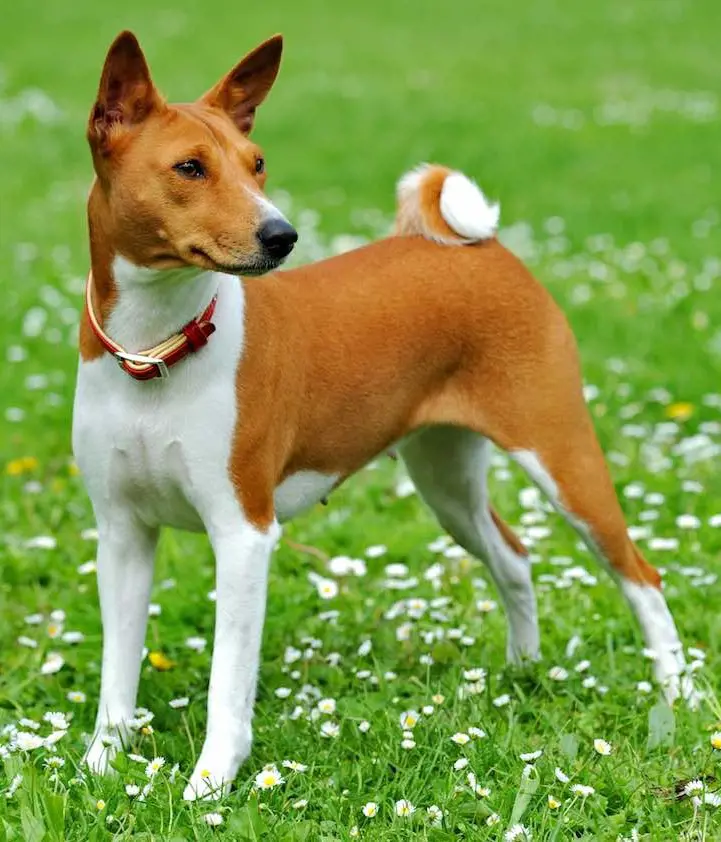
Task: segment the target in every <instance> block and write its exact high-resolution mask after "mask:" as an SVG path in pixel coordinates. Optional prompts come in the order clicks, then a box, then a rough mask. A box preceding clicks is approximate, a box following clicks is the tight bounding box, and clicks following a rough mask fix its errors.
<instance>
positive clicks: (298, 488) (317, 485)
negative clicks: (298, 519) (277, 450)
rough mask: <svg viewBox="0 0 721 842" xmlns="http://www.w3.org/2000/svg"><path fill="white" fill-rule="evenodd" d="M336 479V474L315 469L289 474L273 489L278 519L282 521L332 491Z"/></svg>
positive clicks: (337, 477)
mask: <svg viewBox="0 0 721 842" xmlns="http://www.w3.org/2000/svg"><path fill="white" fill-rule="evenodd" d="M338 479H339V476H338V474H321V473H318V472H317V471H298V472H297V473H295V474H291V475H290V476H289V477H287V478H286V479H285V480H283V482H282V483H281V484H280V485H279V486H278V487H277V488H276V490H275V506H276V512H277V517H278V520H279V521H280V522H281V523H282V522H283V521H286V520H289V519H290V518H292V517H295V516H296V515H297V514H298V513H299V512H302V511H304V510H305V509H308V508H310V507H311V506H313V505H315V504H316V503H317V502H319V501H320V500H322V499H323V498H324V497H325V496H326V495H327V494H329V493H330V492H331V491H332V489H333V486H334V485H335V484H336V482H338Z"/></svg>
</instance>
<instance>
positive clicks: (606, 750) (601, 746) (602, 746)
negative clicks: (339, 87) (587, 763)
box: [593, 740, 613, 757]
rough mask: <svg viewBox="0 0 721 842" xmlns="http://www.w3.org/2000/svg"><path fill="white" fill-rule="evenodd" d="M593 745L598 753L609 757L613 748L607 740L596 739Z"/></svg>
mask: <svg viewBox="0 0 721 842" xmlns="http://www.w3.org/2000/svg"><path fill="white" fill-rule="evenodd" d="M593 747H594V749H595V750H596V752H597V753H598V754H601V755H603V756H604V757H608V755H609V754H610V753H611V751H612V750H613V749H612V748H611V743H607V742H606V740H594V741H593Z"/></svg>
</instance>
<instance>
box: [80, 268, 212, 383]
mask: <svg viewBox="0 0 721 842" xmlns="http://www.w3.org/2000/svg"><path fill="white" fill-rule="evenodd" d="M92 282H93V273H92V272H90V274H89V275H88V280H87V283H86V285H85V309H86V312H87V314H88V319H89V321H90V326H91V327H92V329H93V332H94V333H95V335H96V336H97V337H98V341H99V342H100V344H101V345H102V346H103V348H105V350H106V351H107V352H108V353H110V354H112V355H113V356H114V357H115V359H116V360H117V361H118V363H119V365H120V368H122V369H123V371H124V372H125V373H126V374H129V375H130V376H131V377H134V378H135V379H136V380H152V378H154V377H168V376H169V374H168V369H169V368H170V367H171V366H173V365H175V364H176V363H178V362H180V360H182V359H183V358H184V357H187V356H188V354H194V353H195V352H196V351H199V350H200V349H201V348H202V347H203V346H204V345H207V344H208V339H209V337H210V336H211V334H212V333H214V332H215V325H214V324H213V322H212V321H211V319H212V318H213V313H214V312H215V305H216V303H217V301H218V296H217V295H214V296H213V300H212V301H211V302H210V304H208V306H207V307H206V308H205V310H203V312H202V313H201V314H200V315H199V316H197V317H196V318H195V319H192V320H191V321H189V322H188V324H187V325H185V327H183V328H181V329H180V330H179V331H178V333H174V334H173V335H172V336H169V337H168V338H167V339H166V340H165V341H164V342H161V343H160V344H159V345H154V346H153V347H152V348H148V350H147V351H140V352H139V353H137V354H131V353H129V352H128V351H126V350H125V348H123V346H122V345H118V343H117V342H114V341H113V340H112V339H111V338H110V337H109V336H108V334H107V333H105V331H104V330H103V329H102V327H100V322H98V319H97V316H96V315H95V311H94V310H93V302H92V297H91V291H92Z"/></svg>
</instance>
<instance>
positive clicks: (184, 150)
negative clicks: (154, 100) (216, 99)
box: [144, 103, 258, 165]
mask: <svg viewBox="0 0 721 842" xmlns="http://www.w3.org/2000/svg"><path fill="white" fill-rule="evenodd" d="M151 125H152V127H151ZM147 128H148V129H150V131H147V130H146V132H145V133H144V134H145V135H146V137H145V140H146V143H147V144H148V145H152V146H153V147H155V148H156V149H157V150H158V153H159V154H161V155H162V156H163V157H168V158H169V159H175V158H182V157H186V158H189V157H193V156H196V157H204V156H207V155H212V156H214V157H215V156H217V155H220V156H223V157H228V158H232V159H235V160H237V161H238V163H245V164H248V165H250V164H251V163H252V162H253V161H254V159H255V156H256V154H257V152H258V147H257V146H256V145H255V144H254V143H253V142H252V141H250V140H248V138H247V137H245V136H244V135H242V134H241V133H240V132H239V131H238V129H237V128H236V127H235V125H234V124H233V122H232V121H231V120H230V119H229V118H228V116H227V115H226V114H225V112H223V111H221V110H220V109H215V108H208V107H207V106H205V107H204V106H200V105H198V104H197V103H188V104H185V103H183V104H178V105H169V106H167V109H166V110H165V111H164V113H163V114H161V115H159V117H158V119H157V120H154V121H153V122H152V124H149V125H148V127H147Z"/></svg>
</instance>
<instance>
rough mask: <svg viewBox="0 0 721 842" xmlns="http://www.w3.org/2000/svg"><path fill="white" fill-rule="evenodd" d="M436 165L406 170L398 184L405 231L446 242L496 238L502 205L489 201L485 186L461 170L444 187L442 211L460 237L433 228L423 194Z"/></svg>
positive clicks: (455, 243)
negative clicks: (426, 216) (426, 219)
mask: <svg viewBox="0 0 721 842" xmlns="http://www.w3.org/2000/svg"><path fill="white" fill-rule="evenodd" d="M433 169H434V166H433V165H432V164H420V165H419V166H417V167H415V168H414V169H412V170H410V171H409V172H407V173H405V175H403V176H402V177H401V178H400V179H399V181H398V184H397V186H396V195H397V199H398V203H399V205H400V207H401V211H402V216H403V224H402V230H403V231H404V232H405V233H417V234H422V235H423V236H424V237H426V238H427V239H430V240H434V241H436V242H438V243H443V244H445V245H459V243H460V244H463V243H475V242H478V241H479V240H485V239H488V238H490V237H493V236H494V235H495V234H496V231H497V229H498V220H499V217H500V213H501V211H500V205H499V204H498V203H491V202H489V201H488V200H487V199H486V197H485V196H484V195H483V191H482V190H481V188H480V187H479V186H478V185H477V184H476V183H475V182H474V181H472V180H471V179H470V178H468V177H467V176H465V175H464V174H463V173H461V172H451V173H449V174H448V175H447V176H446V178H445V180H444V182H443V187H442V188H441V196H440V204H439V210H440V213H441V216H442V217H443V219H444V220H445V221H446V222H447V223H448V225H449V227H450V228H451V229H452V230H453V231H454V232H455V233H456V234H457V235H458V239H453V238H451V237H446V236H443V234H440V233H437V232H435V231H431V230H429V228H428V226H427V225H426V223H425V222H424V220H423V213H422V210H421V193H422V190H423V184H424V181H425V179H426V176H427V175H428V174H429V173H430V172H432V171H433Z"/></svg>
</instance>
